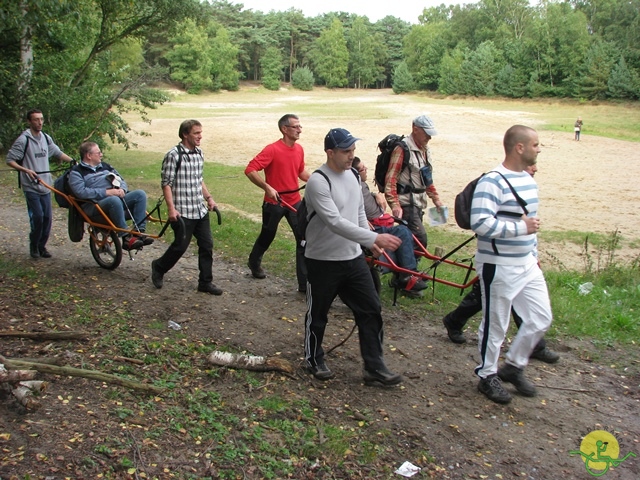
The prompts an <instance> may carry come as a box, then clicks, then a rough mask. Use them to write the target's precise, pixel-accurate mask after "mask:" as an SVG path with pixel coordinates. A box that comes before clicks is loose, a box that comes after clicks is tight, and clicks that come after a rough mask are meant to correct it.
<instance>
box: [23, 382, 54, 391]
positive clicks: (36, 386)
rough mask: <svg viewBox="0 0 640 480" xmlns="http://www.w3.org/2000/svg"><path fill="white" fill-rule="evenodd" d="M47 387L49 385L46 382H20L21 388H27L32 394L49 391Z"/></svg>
mask: <svg viewBox="0 0 640 480" xmlns="http://www.w3.org/2000/svg"><path fill="white" fill-rule="evenodd" d="M47 385H49V384H48V383H47V382H45V381H44V380H26V381H24V382H20V386H22V387H27V388H28V389H29V390H31V391H32V392H38V393H42V392H44V391H45V390H46V389H47Z"/></svg>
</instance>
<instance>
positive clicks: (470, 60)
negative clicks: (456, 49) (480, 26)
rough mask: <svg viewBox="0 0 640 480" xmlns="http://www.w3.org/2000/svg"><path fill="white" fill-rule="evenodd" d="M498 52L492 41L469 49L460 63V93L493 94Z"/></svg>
mask: <svg viewBox="0 0 640 480" xmlns="http://www.w3.org/2000/svg"><path fill="white" fill-rule="evenodd" d="M498 56H499V52H498V51H497V50H496V48H495V46H494V45H493V42H491V41H488V42H483V43H481V44H480V45H478V48H476V49H475V50H469V51H468V52H467V55H466V56H465V59H464V61H463V62H462V64H461V65H460V85H461V87H462V89H463V92H462V93H465V94H468V95H477V96H479V95H494V94H495V83H496V78H497V75H498V71H499V69H500V64H499V60H498Z"/></svg>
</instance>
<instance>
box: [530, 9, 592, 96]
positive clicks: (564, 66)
mask: <svg viewBox="0 0 640 480" xmlns="http://www.w3.org/2000/svg"><path fill="white" fill-rule="evenodd" d="M525 37H526V38H525V42H526V44H527V45H528V48H529V49H530V52H531V53H530V58H531V59H532V61H533V64H534V65H535V72H532V73H531V75H532V79H534V78H535V79H536V80H534V81H533V83H530V85H531V86H532V92H538V93H539V94H543V95H558V96H564V95H568V94H569V93H570V88H571V79H572V77H575V75H576V74H577V72H578V68H579V67H580V65H581V63H582V62H583V59H584V56H585V54H586V52H587V49H588V48H589V43H590V38H589V33H588V29H587V20H586V17H585V16H584V14H583V13H582V12H577V11H574V10H572V9H571V6H570V5H569V4H566V3H560V4H556V3H551V2H548V1H544V2H542V3H541V5H540V9H539V15H538V16H537V17H536V18H535V19H534V20H533V22H532V24H531V28H530V29H529V30H528V31H527V33H526V35H525ZM536 83H537V84H539V85H537V86H536V85H534V84H536ZM534 95H535V94H534Z"/></svg>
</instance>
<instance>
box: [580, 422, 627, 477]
mask: <svg viewBox="0 0 640 480" xmlns="http://www.w3.org/2000/svg"><path fill="white" fill-rule="evenodd" d="M569 454H570V455H580V456H582V460H583V461H584V467H585V468H586V469H587V472H589V474H590V475H593V476H594V477H601V476H602V475H604V474H605V473H607V472H608V471H609V468H611V467H614V468H615V467H617V466H618V465H620V464H621V463H622V462H624V461H625V460H626V459H627V458H629V457H635V456H636V454H635V453H633V452H629V453H627V454H626V455H625V456H624V457H623V458H620V445H619V444H618V440H616V437H614V436H613V435H612V434H611V433H609V432H607V431H605V430H594V431H593V432H591V433H589V434H587V435H585V437H584V438H583V439H582V443H580V450H571V451H570V452H569Z"/></svg>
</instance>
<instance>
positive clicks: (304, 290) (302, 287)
mask: <svg viewBox="0 0 640 480" xmlns="http://www.w3.org/2000/svg"><path fill="white" fill-rule="evenodd" d="M298 292H299V293H305V294H306V293H307V286H306V285H298Z"/></svg>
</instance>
